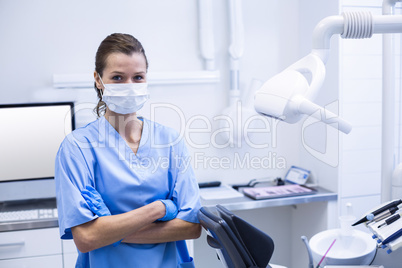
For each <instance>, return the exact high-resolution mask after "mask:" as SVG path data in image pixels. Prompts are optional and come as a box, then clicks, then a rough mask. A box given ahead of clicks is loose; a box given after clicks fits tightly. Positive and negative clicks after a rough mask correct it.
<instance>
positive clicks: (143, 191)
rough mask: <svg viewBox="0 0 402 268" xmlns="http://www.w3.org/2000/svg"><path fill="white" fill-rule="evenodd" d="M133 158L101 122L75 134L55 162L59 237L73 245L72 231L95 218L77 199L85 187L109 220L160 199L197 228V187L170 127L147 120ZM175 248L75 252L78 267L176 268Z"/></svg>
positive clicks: (182, 146) (186, 156)
mask: <svg viewBox="0 0 402 268" xmlns="http://www.w3.org/2000/svg"><path fill="white" fill-rule="evenodd" d="M140 119H141V120H142V121H143V130H142V135H141V140H140V145H139V148H138V151H137V154H134V153H133V151H132V150H131V148H130V147H129V146H128V145H127V143H126V141H125V140H124V139H123V138H122V137H121V136H120V134H119V133H118V132H117V131H116V130H115V129H114V128H113V126H112V125H110V124H109V122H108V121H107V120H106V119H105V118H104V117H101V118H99V119H98V120H96V121H94V122H92V123H89V124H88V125H86V126H85V127H82V128H79V129H76V130H74V131H73V132H72V133H70V134H69V135H67V137H66V138H65V139H64V141H63V142H62V144H61V146H60V149H59V151H58V153H57V156H56V165H55V181H56V196H57V207H58V214H59V228H60V237H61V238H62V239H72V233H71V227H74V226H77V225H80V224H83V223H86V222H89V221H92V220H94V219H96V218H97V216H96V215H94V214H93V213H92V211H91V210H90V209H89V207H88V205H87V203H86V202H85V200H84V199H83V197H82V196H81V190H83V189H85V186H86V185H91V186H93V187H94V188H95V189H96V190H97V191H98V192H99V193H100V194H101V196H102V198H103V200H104V202H105V204H106V205H107V207H108V208H109V210H110V212H111V214H112V215H116V214H120V213H124V212H128V211H131V210H133V209H137V208H140V207H142V206H144V205H147V204H149V203H152V202H154V201H156V200H159V199H171V200H173V201H174V202H175V203H176V204H177V206H178V208H179V213H178V214H177V218H179V219H182V220H185V221H188V222H194V223H198V219H197V212H198V210H199V209H200V207H201V205H200V201H199V191H198V184H197V181H196V178H195V175H194V172H193V169H192V167H191V164H190V162H191V161H190V156H189V153H188V151H187V148H186V146H185V144H184V141H183V139H182V138H181V137H180V136H179V135H178V133H177V132H176V131H175V130H173V129H171V128H168V127H165V126H163V125H160V124H158V123H155V122H151V121H149V120H147V119H145V118H140ZM177 265H178V258H177V250H176V242H169V243H160V244H128V243H121V244H120V245H118V246H117V247H113V246H112V245H109V246H105V247H103V248H99V249H96V250H93V251H91V252H89V253H87V254H82V253H80V252H79V257H78V260H77V266H76V267H155V268H156V267H177Z"/></svg>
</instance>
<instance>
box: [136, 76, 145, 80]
mask: <svg viewBox="0 0 402 268" xmlns="http://www.w3.org/2000/svg"><path fill="white" fill-rule="evenodd" d="M143 79H144V77H143V76H141V75H136V76H134V80H135V81H141V80H143Z"/></svg>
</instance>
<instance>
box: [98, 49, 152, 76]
mask: <svg viewBox="0 0 402 268" xmlns="http://www.w3.org/2000/svg"><path fill="white" fill-rule="evenodd" d="M146 69H147V65H146V60H145V57H144V55H143V54H141V53H132V54H130V55H127V54H124V53H120V52H116V53H111V54H110V55H109V56H108V57H107V58H106V66H105V71H107V72H113V71H121V72H124V71H129V70H135V71H136V72H140V71H141V72H146Z"/></svg>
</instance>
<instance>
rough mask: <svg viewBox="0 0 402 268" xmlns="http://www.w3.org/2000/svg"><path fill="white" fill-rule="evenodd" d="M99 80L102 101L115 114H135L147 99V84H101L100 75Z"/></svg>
mask: <svg viewBox="0 0 402 268" xmlns="http://www.w3.org/2000/svg"><path fill="white" fill-rule="evenodd" d="M98 75H99V74H98ZM99 79H100V81H101V83H102V85H103V88H104V90H103V95H102V100H103V101H104V102H105V103H106V105H107V107H108V108H109V109H110V110H111V111H113V112H115V113H118V114H131V113H135V112H137V111H138V110H139V109H141V108H142V106H144V104H145V102H146V101H147V100H148V99H149V92H148V84H147V83H129V84H103V81H102V78H101V77H100V75H99Z"/></svg>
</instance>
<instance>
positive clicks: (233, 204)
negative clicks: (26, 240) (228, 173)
mask: <svg viewBox="0 0 402 268" xmlns="http://www.w3.org/2000/svg"><path fill="white" fill-rule="evenodd" d="M314 188H315V189H316V190H317V193H315V194H311V195H302V196H294V197H282V198H273V199H263V200H253V199H251V198H249V197H247V196H242V197H236V198H230V199H215V200H203V199H202V198H201V204H202V206H206V207H213V206H215V205H217V204H221V205H223V206H225V207H226V208H227V209H229V210H247V209H257V208H267V207H278V206H289V205H296V204H303V203H311V202H320V201H334V200H337V194H336V193H333V192H330V191H328V190H326V189H324V188H321V187H314ZM55 207H56V200H55V199H44V200H30V201H29V202H24V203H22V202H11V203H0V212H3V211H16V210H26V209H35V208H37V209H41V208H55ZM51 227H58V219H57V218H50V219H42V220H29V221H17V222H7V223H0V232H6V231H17V230H29V229H38V228H51Z"/></svg>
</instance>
